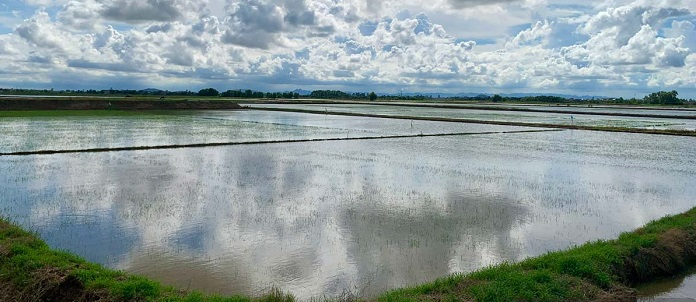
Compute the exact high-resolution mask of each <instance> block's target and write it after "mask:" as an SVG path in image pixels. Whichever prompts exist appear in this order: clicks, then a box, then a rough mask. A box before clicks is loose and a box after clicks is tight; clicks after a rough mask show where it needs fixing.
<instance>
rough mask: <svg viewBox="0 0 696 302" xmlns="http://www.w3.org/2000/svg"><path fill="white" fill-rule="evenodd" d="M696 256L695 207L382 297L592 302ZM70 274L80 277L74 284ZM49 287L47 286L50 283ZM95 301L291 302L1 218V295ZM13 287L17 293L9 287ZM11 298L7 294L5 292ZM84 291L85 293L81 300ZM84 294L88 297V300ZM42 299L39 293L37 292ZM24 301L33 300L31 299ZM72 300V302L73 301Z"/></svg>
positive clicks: (621, 294)
mask: <svg viewBox="0 0 696 302" xmlns="http://www.w3.org/2000/svg"><path fill="white" fill-rule="evenodd" d="M694 260H696V208H694V209H691V210H689V211H687V212H685V213H682V214H679V215H675V216H668V217H665V218H663V219H660V220H657V221H653V222H651V223H649V224H647V225H646V226H644V227H642V228H640V229H638V230H635V231H633V232H629V233H624V234H621V235H620V236H619V237H618V238H617V239H615V240H608V241H596V242H591V243H587V244H584V245H582V246H578V247H575V248H572V249H569V250H566V251H558V252H551V253H548V254H546V255H543V256H540V257H536V258H531V259H528V260H525V261H522V262H519V263H503V264H501V265H497V266H493V267H489V268H486V269H482V270H480V271H477V272H473V273H470V274H455V275H452V276H448V277H445V278H441V279H438V280H435V281H433V282H431V283H427V284H423V285H419V286H415V287H411V288H405V289H397V290H393V291H389V292H386V293H384V294H382V295H381V296H379V297H377V300H378V301H595V300H606V299H609V300H611V299H616V298H617V297H618V298H626V297H631V295H633V294H634V292H633V291H632V290H631V289H630V286H633V285H635V284H637V283H640V282H645V281H649V280H651V279H655V278H658V277H662V276H666V275H670V274H674V273H676V272H679V271H680V270H683V269H685V268H687V267H688V266H689V265H692V264H693V263H694ZM70 280H73V281H76V282H72V283H70V282H69V281H70ZM47 288H48V289H49V290H46V289H47ZM51 289H54V291H53V292H56V291H55V289H58V290H59V291H60V292H63V293H68V294H73V295H74V297H73V299H72V300H77V301H90V300H97V298H99V299H103V300H108V301H172V302H175V301H215V302H217V301H268V302H271V301H294V300H295V299H294V297H292V296H291V295H287V294H284V293H282V292H281V291H280V290H277V289H276V290H272V291H271V292H270V293H269V294H268V295H266V296H263V297H260V298H251V297H245V296H232V297H220V296H208V295H205V294H203V293H200V292H186V293H185V292H183V291H181V290H177V289H175V288H172V287H168V286H163V285H161V284H159V283H157V282H155V281H152V280H149V279H147V278H144V277H140V276H134V275H129V274H125V273H123V272H119V271H114V270H110V269H107V268H104V267H102V266H100V265H97V264H92V263H88V262H86V261H85V260H83V259H81V258H79V257H77V256H75V255H72V254H69V253H66V252H60V251H54V250H52V249H50V248H49V247H48V246H47V245H46V244H45V243H44V242H43V241H41V240H40V239H38V238H37V237H36V235H34V234H32V233H29V232H26V231H24V230H22V229H20V228H19V227H17V226H14V225H12V224H11V223H9V222H7V221H5V220H0V297H2V294H3V292H4V293H5V294H7V292H8V291H10V294H13V295H14V296H19V294H21V295H25V296H26V295H29V296H27V297H30V298H32V299H36V297H31V294H32V293H37V292H47V293H51V292H52V291H51ZM12 291H14V292H12ZM6 296H7V295H6ZM80 297H82V298H80ZM85 297H86V298H85ZM39 298H41V297H39ZM27 300H30V299H29V298H27ZM36 300H41V299H36ZM72 300H71V301H72Z"/></svg>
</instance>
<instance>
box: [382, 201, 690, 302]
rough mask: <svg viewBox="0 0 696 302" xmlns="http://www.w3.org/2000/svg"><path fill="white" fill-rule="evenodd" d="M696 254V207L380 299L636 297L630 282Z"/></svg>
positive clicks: (680, 265) (679, 265)
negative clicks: (579, 243) (608, 237)
mask: <svg viewBox="0 0 696 302" xmlns="http://www.w3.org/2000/svg"><path fill="white" fill-rule="evenodd" d="M695 258H696V208H694V209H691V210H690V211H688V212H686V213H683V214H680V215H676V216H671V217H666V218H663V219H661V220H658V221H654V222H651V223H649V224H648V225H646V226H645V227H643V228H641V229H638V230H636V231H634V232H631V233H624V234H622V235H621V236H619V238H618V239H616V240H611V241H597V242H592V243H588V244H585V245H582V246H579V247H576V248H573V249H569V250H566V251H560V252H552V253H548V254H546V255H543V256H540V257H537V258H532V259H528V260H525V261H522V262H520V263H516V264H509V263H505V264H502V265H498V266H495V267H491V268H487V269H483V270H480V271H477V272H474V273H471V274H467V275H453V276H450V277H446V278H443V279H439V280H437V281H435V282H433V283H429V284H425V285H420V286H417V287H412V288H406V289H399V290H395V291H390V292H387V293H385V294H383V295H381V296H380V297H379V298H378V300H379V301H423V300H438V299H442V300H451V301H455V300H476V301H590V300H596V299H601V298H602V297H605V296H610V295H624V296H625V295H630V294H631V290H630V288H629V287H630V286H632V285H635V284H637V283H640V282H645V281H648V280H650V279H653V278H657V277H660V276H664V275H669V274H672V273H675V272H677V271H679V270H682V269H685V268H686V267H687V266H688V265H690V264H693V263H694V260H696V259H695Z"/></svg>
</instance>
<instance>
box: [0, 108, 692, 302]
mask: <svg viewBox="0 0 696 302" xmlns="http://www.w3.org/2000/svg"><path fill="white" fill-rule="evenodd" d="M198 117H200V116H198ZM205 117H207V118H210V119H207V120H206V122H202V123H203V124H202V125H206V126H205V127H198V128H197V127H195V126H194V127H193V130H191V131H188V130H185V129H182V128H184V127H183V125H185V124H186V122H183V121H180V120H178V119H179V118H178V117H176V118H174V119H173V120H172V122H171V123H172V124H171V125H170V126H171V128H169V127H167V123H168V121H167V119H162V120H158V121H150V122H152V123H155V125H159V126H158V127H152V129H156V130H152V131H149V132H148V131H147V130H144V131H143V132H142V133H144V134H145V135H147V137H146V139H143V138H142V137H140V138H139V135H140V133H139V132H135V131H130V132H129V131H123V132H118V131H110V130H109V129H111V128H110V127H121V128H128V125H139V124H138V121H133V120H132V119H131V118H123V121H122V122H119V121H118V119H116V120H110V121H109V122H108V123H107V124H99V123H96V124H89V123H88V124H87V125H82V126H81V127H88V126H89V127H94V128H93V129H96V130H100V129H101V130H102V131H101V132H102V133H105V134H108V135H110V136H108V137H109V139H108V140H105V141H100V140H99V138H100V136H99V135H88V136H87V138H83V139H81V140H75V141H76V142H77V143H76V144H78V145H81V146H85V145H88V146H101V145H105V144H106V145H108V144H113V145H127V144H129V143H132V142H143V141H144V142H148V141H150V140H151V139H154V140H155V141H156V142H170V141H172V140H177V141H183V142H198V141H201V140H203V141H205V140H220V139H230V138H234V137H235V136H234V135H235V133H246V134H248V135H249V136H250V137H251V138H249V137H239V136H237V137H236V138H237V139H255V138H257V137H261V138H265V137H273V138H276V137H280V136H288V135H289V136H292V137H304V136H307V135H309V136H314V135H319V136H322V137H326V136H331V135H344V134H343V133H344V132H345V131H346V130H349V131H354V132H358V131H361V132H364V133H375V134H378V135H379V134H382V133H402V132H409V131H412V130H410V128H408V127H410V125H408V126H405V125H407V124H405V123H407V122H408V121H388V122H387V121H384V120H380V119H367V118H352V117H324V116H321V115H306V114H286V113H274V112H246V113H227V114H225V113H220V112H216V113H211V114H207V115H205ZM230 120H231V121H232V122H230ZM3 122H4V121H3V120H0V126H2V125H3ZM54 122H55V121H48V122H47V121H45V120H43V121H42V122H40V123H38V124H42V123H43V124H48V125H52V123H54ZM58 122H60V123H62V122H65V121H60V120H59V121H58ZM73 122H74V121H73ZM81 122H85V121H84V120H81ZM4 123H6V124H5V128H3V129H4V130H6V129H10V130H11V127H9V126H8V125H7V123H9V122H4ZM12 123H17V121H16V120H15V121H12ZM66 123H67V122H66ZM161 123H163V124H161ZM216 123H221V124H216ZM192 125H195V124H193V123H192ZM247 126H248V127H253V129H254V131H251V130H248V129H247V130H244V127H247ZM227 127H237V128H238V129H237V131H236V132H235V131H233V130H230V129H228V130H227V132H220V130H225V129H227ZM415 127H424V128H422V131H426V132H437V131H461V130H462V128H456V129H452V128H448V127H467V125H466V124H463V125H458V126H452V123H437V122H432V123H427V125H425V124H416V125H415ZM471 127H473V128H469V129H470V130H472V131H473V130H476V131H481V130H482V129H484V128H485V129H519V127H502V126H488V125H475V126H471ZM480 127H484V128H480ZM489 127H492V128H489ZM142 128H143V129H148V127H145V126H143V127H142ZM206 128H208V129H212V130H210V132H206ZM21 129H23V130H22V131H29V132H30V133H37V136H36V137H35V138H34V139H37V140H40V139H41V138H42V137H44V138H46V140H47V141H37V142H34V143H33V144H28V143H22V141H21V140H22V139H21V138H19V137H18V136H17V135H12V134H7V133H8V132H5V131H3V132H0V141H3V142H13V143H12V144H10V145H11V146H14V147H12V148H18V149H21V148H29V147H31V148H34V147H45V146H52V147H56V146H58V147H66V148H67V147H72V146H73V145H74V144H71V143H69V142H68V143H66V142H65V141H56V139H55V138H56V137H66V138H67V140H68V141H70V140H69V138H71V137H75V136H77V137H79V136H80V135H81V134H80V133H73V132H71V131H73V130H70V129H81V128H79V127H78V128H71V127H68V126H65V127H59V128H58V129H59V130H58V133H55V132H54V133H51V132H50V129H51V128H46V129H44V130H45V131H47V134H44V136H40V135H38V134H39V133H42V131H39V130H41V129H38V130H37V129H36V128H35V127H34V126H27V127H25V128H21ZM61 129H62V130H61ZM157 129H159V130H157ZM164 129H170V130H169V131H165V130H164ZM171 129H181V130H177V131H180V132H179V134H180V135H177V133H178V132H177V131H174V130H171ZM260 129H266V131H269V132H268V133H265V134H263V133H260V132H255V131H257V130H258V131H261V130H260ZM288 129H290V130H288ZM61 131H63V132H61ZM187 131H188V132H187ZM416 131H421V130H416ZM61 133H62V134H61ZM158 133H159V134H160V136H158ZM226 135H229V136H226ZM25 139H26V138H25ZM27 140H28V139H27ZM17 141H19V143H18V142H17ZM5 148H9V147H7V145H5ZM694 167H696V140H694V139H692V138H682V137H667V136H656V135H645V134H627V133H602V132H587V131H558V132H545V133H514V134H513V133H510V134H491V135H469V136H461V137H459V136H455V137H422V138H421V137H416V138H400V139H384V140H370V141H361V140H355V141H336V142H307V143H291V144H272V145H245V146H225V147H211V148H196V149H174V150H144V151H125V152H107V153H81V154H56V155H39V156H2V157H0V171H3V173H0V196H1V197H0V213H1V214H2V215H4V216H7V217H10V218H11V219H12V220H13V221H16V222H17V223H18V224H20V225H22V226H23V227H25V228H28V229H31V230H35V231H36V232H38V234H39V235H40V236H41V237H42V238H43V239H44V240H46V241H47V242H48V243H49V245H51V246H52V247H55V248H59V249H66V250H68V251H71V252H74V253H76V254H78V255H80V256H83V257H85V258H86V259H88V260H90V261H94V262H98V263H102V264H104V265H106V266H108V267H112V268H116V269H123V270H125V271H128V272H132V273H137V274H142V275H146V276H149V277H151V278H153V279H156V280H159V281H162V282H165V283H167V284H172V285H176V286H179V287H182V288H189V289H199V290H204V291H206V292H210V293H222V294H249V295H259V294H262V293H264V292H266V291H267V290H268V289H269V288H270V287H272V286H276V287H279V288H281V289H282V290H285V291H288V292H290V293H293V294H295V295H296V296H297V297H299V298H300V299H309V298H311V297H320V296H324V295H326V296H337V295H340V294H341V293H343V292H344V291H350V292H353V293H355V294H358V295H361V296H364V297H372V296H375V295H377V294H379V293H380V292H383V291H385V290H388V289H393V288H397V287H402V286H409V285H414V284H419V283H422V282H427V281H432V280H434V279H435V278H438V277H442V276H445V275H447V274H451V273H455V272H468V271H472V270H476V269H479V268H482V267H485V266H488V265H492V264H496V263H500V262H503V261H517V260H522V259H525V258H527V257H530V256H536V255H541V254H544V253H546V252H548V251H552V250H558V249H564V248H568V247H572V246H574V245H577V244H582V243H584V242H587V241H591V240H596V239H610V238H615V237H616V236H617V235H618V234H619V233H621V232H624V231H629V230H632V229H635V228H637V227H640V226H642V225H643V224H645V223H647V222H648V221H650V220H652V219H656V218H659V217H662V216H664V215H667V214H673V213H679V212H682V211H685V210H687V209H689V208H691V207H693V206H694V200H693V197H694V196H696V170H694ZM617 213H621V214H620V215H617Z"/></svg>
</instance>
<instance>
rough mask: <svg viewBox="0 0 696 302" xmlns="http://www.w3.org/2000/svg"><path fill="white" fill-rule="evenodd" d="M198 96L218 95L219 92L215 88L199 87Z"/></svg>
mask: <svg viewBox="0 0 696 302" xmlns="http://www.w3.org/2000/svg"><path fill="white" fill-rule="evenodd" d="M198 95H199V96H218V95H220V92H219V91H217V90H216V89H215V88H205V89H201V91H199V92H198Z"/></svg>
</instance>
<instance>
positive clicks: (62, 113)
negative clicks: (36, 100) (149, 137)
mask: <svg viewBox="0 0 696 302" xmlns="http://www.w3.org/2000/svg"><path fill="white" fill-rule="evenodd" d="M158 112H159V111H135V110H16V111H0V117H70V116H80V117H91V116H94V117H101V116H106V117H108V116H134V115H148V114H157V113H158Z"/></svg>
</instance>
